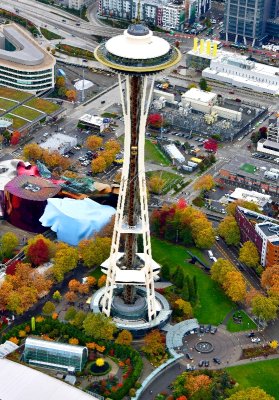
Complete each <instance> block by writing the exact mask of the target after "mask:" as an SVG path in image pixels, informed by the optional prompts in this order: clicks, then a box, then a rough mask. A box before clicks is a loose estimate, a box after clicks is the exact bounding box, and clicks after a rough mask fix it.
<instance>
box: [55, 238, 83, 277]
mask: <svg viewBox="0 0 279 400" xmlns="http://www.w3.org/2000/svg"><path fill="white" fill-rule="evenodd" d="M78 260H79V256H78V251H77V250H76V249H75V248H73V247H71V246H69V245H67V244H65V243H59V244H58V245H57V250H56V253H55V257H54V264H53V267H52V274H53V276H54V277H55V279H56V280H57V282H61V281H62V280H63V278H64V275H65V273H67V272H69V271H71V270H72V269H74V268H75V267H76V265H77V262H78Z"/></svg>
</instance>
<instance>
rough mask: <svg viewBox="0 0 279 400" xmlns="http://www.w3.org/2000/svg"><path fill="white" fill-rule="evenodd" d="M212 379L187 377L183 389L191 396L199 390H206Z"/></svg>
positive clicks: (198, 376)
mask: <svg viewBox="0 0 279 400" xmlns="http://www.w3.org/2000/svg"><path fill="white" fill-rule="evenodd" d="M211 382H212V379H211V378H209V376H207V375H204V374H201V375H196V376H194V375H189V376H188V377H187V380H186V383H185V389H186V390H187V392H188V393H189V395H190V396H192V395H193V394H194V393H196V392H198V391H199V390H201V389H208V388H209V386H210V384H211Z"/></svg>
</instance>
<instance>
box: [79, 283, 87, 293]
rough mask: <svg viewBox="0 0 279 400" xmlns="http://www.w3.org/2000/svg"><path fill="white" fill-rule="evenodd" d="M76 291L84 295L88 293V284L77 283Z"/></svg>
mask: <svg viewBox="0 0 279 400" xmlns="http://www.w3.org/2000/svg"><path fill="white" fill-rule="evenodd" d="M78 292H79V294H81V295H85V294H88V293H89V285H88V284H87V283H82V284H80V285H79V288H78Z"/></svg>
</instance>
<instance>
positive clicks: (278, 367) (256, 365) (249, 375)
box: [227, 359, 279, 400]
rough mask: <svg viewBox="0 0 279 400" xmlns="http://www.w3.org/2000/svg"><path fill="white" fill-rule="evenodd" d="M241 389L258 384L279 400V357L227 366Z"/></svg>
mask: <svg viewBox="0 0 279 400" xmlns="http://www.w3.org/2000/svg"><path fill="white" fill-rule="evenodd" d="M227 370H228V372H229V374H230V375H231V376H232V377H233V378H234V379H235V380H236V381H237V382H238V383H239V386H240V389H244V388H248V387H255V386H258V387H260V388H262V389H264V390H265V391H266V392H267V393H268V394H270V395H272V396H274V397H275V399H276V400H279V359H275V360H266V361H259V362H253V363H249V364H245V365H239V366H236V367H229V368H227Z"/></svg>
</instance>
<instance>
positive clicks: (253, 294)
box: [245, 288, 261, 307]
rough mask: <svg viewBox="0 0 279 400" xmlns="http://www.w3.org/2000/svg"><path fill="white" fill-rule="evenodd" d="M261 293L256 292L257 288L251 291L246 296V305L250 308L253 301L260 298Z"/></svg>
mask: <svg viewBox="0 0 279 400" xmlns="http://www.w3.org/2000/svg"><path fill="white" fill-rule="evenodd" d="M260 294H261V293H260V292H259V291H258V290H256V289H255V288H252V289H250V290H249V291H248V292H247V293H246V296H245V303H246V304H247V306H248V307H251V304H252V300H253V299H254V297H256V296H259V295H260Z"/></svg>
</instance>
